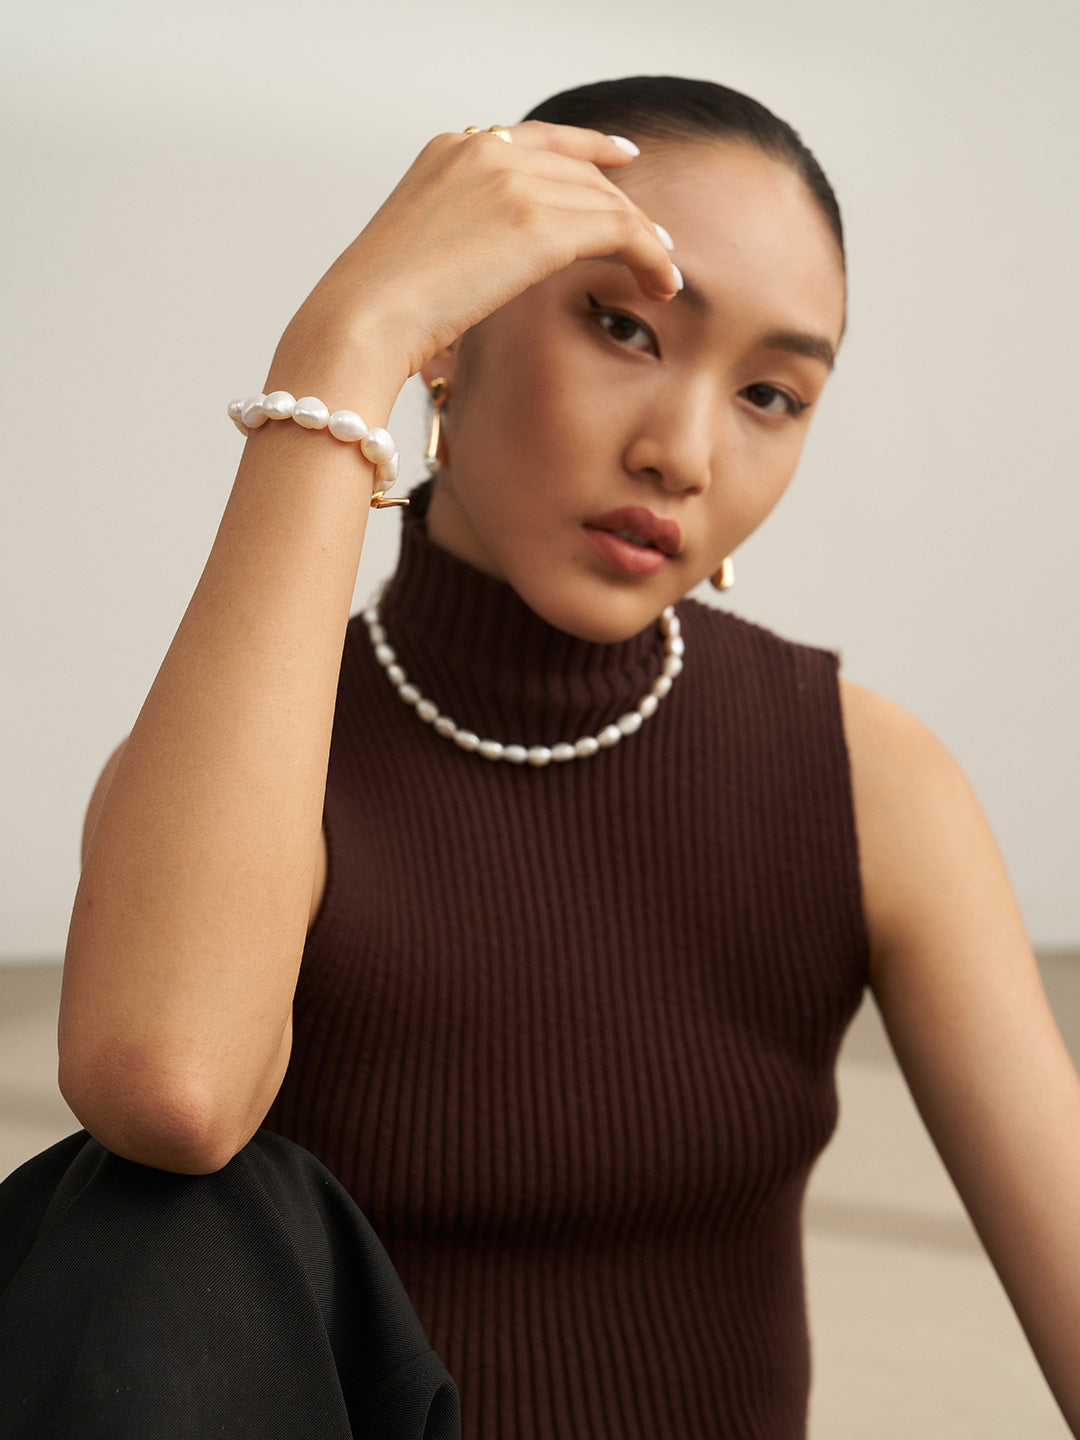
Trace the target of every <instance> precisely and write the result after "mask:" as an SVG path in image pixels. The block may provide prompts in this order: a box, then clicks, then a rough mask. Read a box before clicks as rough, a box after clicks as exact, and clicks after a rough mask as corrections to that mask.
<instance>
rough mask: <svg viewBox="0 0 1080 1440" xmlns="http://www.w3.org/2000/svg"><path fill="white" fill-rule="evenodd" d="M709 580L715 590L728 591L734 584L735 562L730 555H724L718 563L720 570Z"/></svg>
mask: <svg viewBox="0 0 1080 1440" xmlns="http://www.w3.org/2000/svg"><path fill="white" fill-rule="evenodd" d="M709 580H710V582H711V584H712V586H713V588H714V589H716V590H730V589H731V587H732V586H733V585H734V584H735V561H734V560H732V558H731V556H730V555H725V556H724V558H723V560H721V562H720V569H719V570H717V571H716V573H715V574H714V575H710V576H709Z"/></svg>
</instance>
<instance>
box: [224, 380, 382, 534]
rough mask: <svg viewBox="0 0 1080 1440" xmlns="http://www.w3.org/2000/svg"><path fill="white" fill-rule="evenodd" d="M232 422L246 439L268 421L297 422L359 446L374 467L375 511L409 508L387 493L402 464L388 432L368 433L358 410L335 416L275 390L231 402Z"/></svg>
mask: <svg viewBox="0 0 1080 1440" xmlns="http://www.w3.org/2000/svg"><path fill="white" fill-rule="evenodd" d="M228 411H229V419H230V420H231V421H232V422H233V424H234V425H235V426H236V428H237V429H238V430H239V431H240V433H241V435H243V436H244V437H245V438H246V437H247V436H248V435H250V434H251V432H252V430H258V428H259V427H260V425H265V424H266V422H267V421H268V420H295V421H296V423H297V425H302V426H303V427H304V429H305V430H329V431H330V434H331V435H333V437H334V439H335V440H344V441H349V442H352V443H354V444H355V443H357V442H359V445H360V450H361V452H362V453H363V456H364V459H365V460H370V461H371V463H372V465H374V466H375V489H374V492H373V493H372V496H371V508H372V509H373V510H382V509H385V508H386V506H388V505H408V503H409V502H408V500H406V499H404V498H401V499H398V498H396V497H395V498H391V497H390V496H388V495H387V493H386V492H387V491H388V490H389V489H391V488H392V486H393V484H394V481H395V480H396V479H397V478H398V471H399V469H400V464H401V462H400V460H399V458H398V452H397V447H396V445H395V444H394V441H393V439H392V437H391V435H390V432H389V430H381V429H375V430H369V429H368V427H367V426H366V425H365V424H364V421H363V420H362V419H361V418H360V416H359V415H358V414H357V413H356V411H355V410H335V411H334V412H333V414H331V413H330V410H329V409H328V408H327V406H325V405H324V404H323V402H322V401H321V400H316V398H315V396H314V395H304V396H302V397H301V398H300V399H299V400H297V399H295V398H294V397H293V396H292V395H290V394H289V392H288V390H274V391H273V392H272V393H271V394H269V395H263V394H262V393H261V392H260V393H259V394H258V395H248V396H247V397H246V398H241V399H239V400H230V401H229V407H228Z"/></svg>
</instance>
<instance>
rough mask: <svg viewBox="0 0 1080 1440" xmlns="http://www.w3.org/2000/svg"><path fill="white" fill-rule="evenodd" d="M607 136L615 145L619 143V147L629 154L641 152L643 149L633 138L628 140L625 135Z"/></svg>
mask: <svg viewBox="0 0 1080 1440" xmlns="http://www.w3.org/2000/svg"><path fill="white" fill-rule="evenodd" d="M607 138H608V139H609V140H610V141H611V143H612V144H613V145H617V146H618V147H619V149H620V150H622V151H624V152H625V153H626V154H627V155H640V154H641V151H640V150H639V149H638V147H637V146H636V145H635V144H634V142H633V141H632V140H627V139H626V137H625V136H624V135H609V136H608V137H607Z"/></svg>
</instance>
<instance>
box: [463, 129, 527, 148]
mask: <svg viewBox="0 0 1080 1440" xmlns="http://www.w3.org/2000/svg"><path fill="white" fill-rule="evenodd" d="M461 133H462V134H463V135H481V134H484V135H497V136H498V137H499V139H500V140H505V141H506V143H507V145H512V144H513V143H514V137H513V136H512V135H511V134H510V131H509V130H507V128H506V126H505V125H489V126H488V128H487V129H486V130H484V131H482V130H481V129H480V126H479V125H466V126H465V129H464V130H463V131H462V132H461Z"/></svg>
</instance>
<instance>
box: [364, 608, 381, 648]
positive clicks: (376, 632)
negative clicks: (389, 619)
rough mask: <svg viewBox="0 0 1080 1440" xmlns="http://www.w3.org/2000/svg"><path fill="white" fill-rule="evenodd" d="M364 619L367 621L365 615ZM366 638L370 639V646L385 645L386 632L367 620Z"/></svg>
mask: <svg viewBox="0 0 1080 1440" xmlns="http://www.w3.org/2000/svg"><path fill="white" fill-rule="evenodd" d="M364 619H365V620H367V615H366V614H365V616H364ZM368 636H369V637H370V639H371V643H372V645H385V644H386V631H385V630H384V629H383V627H382V626H381V625H379V624H378V623H376V622H374V621H371V620H368Z"/></svg>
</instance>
